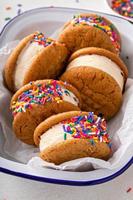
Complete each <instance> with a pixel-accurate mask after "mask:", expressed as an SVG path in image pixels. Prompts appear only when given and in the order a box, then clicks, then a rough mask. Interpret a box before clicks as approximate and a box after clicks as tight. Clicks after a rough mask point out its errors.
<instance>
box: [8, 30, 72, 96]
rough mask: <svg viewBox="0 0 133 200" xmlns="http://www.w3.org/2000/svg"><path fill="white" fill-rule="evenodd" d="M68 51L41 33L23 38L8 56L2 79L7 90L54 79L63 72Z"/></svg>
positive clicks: (14, 89) (62, 45)
mask: <svg viewBox="0 0 133 200" xmlns="http://www.w3.org/2000/svg"><path fill="white" fill-rule="evenodd" d="M67 56H68V51H67V49H66V47H65V45H64V44H60V43H59V42H57V41H55V40H53V39H51V38H46V37H45V36H44V34H42V33H39V32H37V33H34V34H31V35H29V36H27V37H25V38H24V39H23V40H22V41H20V43H19V44H18V45H17V47H16V48H15V49H14V50H13V52H12V53H11V55H10V56H9V58H8V60H7V62H6V64H5V68H4V79H5V83H6V85H7V87H8V89H9V90H11V91H12V92H14V91H16V90H18V89H19V88H20V87H22V86H23V85H25V84H27V83H29V82H30V81H35V80H42V79H55V78H57V77H58V76H59V75H60V74H61V73H62V71H63V68H64V63H65V61H66V58H67Z"/></svg>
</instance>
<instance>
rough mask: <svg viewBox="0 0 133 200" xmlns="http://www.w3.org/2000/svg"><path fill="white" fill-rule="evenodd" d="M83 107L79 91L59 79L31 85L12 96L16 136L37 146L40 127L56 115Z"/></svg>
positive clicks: (35, 82) (36, 82)
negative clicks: (36, 135) (37, 128)
mask: <svg viewBox="0 0 133 200" xmlns="http://www.w3.org/2000/svg"><path fill="white" fill-rule="evenodd" d="M80 104H81V103H80V94H79V92H78V91H77V90H76V89H75V88H74V87H73V86H71V85H69V84H66V83H63V82H62V81H56V80H40V81H34V82H31V83H29V84H27V85H25V86H23V87H22V88H21V89H19V90H18V91H17V92H16V93H15V94H14V96H13V97H12V100H11V110H12V114H13V116H14V120H13V130H14V133H15V135H16V137H17V138H18V139H20V140H21V141H23V142H24V143H27V144H31V145H33V144H34V141H33V133H34V130H35V128H36V127H37V126H38V124H40V123H41V122H42V121H43V120H44V119H46V118H47V117H49V116H51V115H53V114H56V113H62V112H65V111H72V110H80V108H79V107H80Z"/></svg>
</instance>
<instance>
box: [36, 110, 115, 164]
mask: <svg viewBox="0 0 133 200" xmlns="http://www.w3.org/2000/svg"><path fill="white" fill-rule="evenodd" d="M34 141H35V143H36V145H39V148H40V157H41V158H42V159H43V160H45V161H48V162H52V163H55V164H57V165H58V164H61V163H63V162H66V161H70V160H74V159H78V158H83V157H94V158H100V159H104V160H107V159H108V158H109V156H110V153H111V149H110V139H109V136H108V133H107V128H106V121H105V120H104V119H103V118H102V117H100V116H97V115H94V113H93V112H89V113H87V112H80V111H73V112H72V111H70V112H64V113H60V114H57V115H53V116H52V117H49V118H47V119H46V120H44V121H43V122H42V123H41V124H39V125H38V127H37V128H36V129H35V132H34Z"/></svg>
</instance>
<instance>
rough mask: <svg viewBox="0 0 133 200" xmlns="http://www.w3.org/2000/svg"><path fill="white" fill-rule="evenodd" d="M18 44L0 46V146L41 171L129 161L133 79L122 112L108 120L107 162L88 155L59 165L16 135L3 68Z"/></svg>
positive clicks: (132, 150) (132, 138)
mask: <svg viewBox="0 0 133 200" xmlns="http://www.w3.org/2000/svg"><path fill="white" fill-rule="evenodd" d="M17 43H18V41H13V42H11V43H9V44H7V45H6V46H5V47H3V48H2V49H0V126H1V128H2V132H1V133H0V136H1V138H2V142H1V143H0V145H1V149H3V152H4V154H5V155H8V156H10V157H11V158H13V159H14V160H16V161H18V162H22V163H25V164H27V165H29V166H30V167H33V168H37V169H38V170H39V168H43V167H50V168H54V169H58V170H70V171H86V170H92V169H99V168H105V169H115V168H118V167H122V166H123V164H124V163H125V161H127V162H128V161H129V160H130V159H131V157H132V156H133V79H128V80H127V84H126V89H125V93H124V95H123V104H122V107H121V109H120V111H119V113H118V114H117V115H116V116H115V117H114V118H113V119H112V120H110V121H109V122H108V130H109V134H110V137H111V140H112V150H113V154H112V156H111V158H110V159H109V160H108V161H103V160H100V159H95V158H89V157H87V158H82V159H76V160H73V161H69V162H66V163H63V164H61V165H58V166H57V165H55V164H53V163H48V162H45V161H43V160H42V159H41V158H39V157H38V152H39V149H38V148H35V147H34V146H30V145H26V144H24V143H22V142H21V141H19V140H18V139H17V138H16V137H15V135H14V133H13V131H12V120H13V119H12V115H11V111H10V109H9V104H10V100H11V94H10V92H9V91H8V90H7V89H6V88H5V86H4V84H3V78H2V71H3V66H4V64H5V62H6V59H7V57H8V56H9V54H10V53H11V51H12V49H13V48H14V47H15V46H16V45H17Z"/></svg>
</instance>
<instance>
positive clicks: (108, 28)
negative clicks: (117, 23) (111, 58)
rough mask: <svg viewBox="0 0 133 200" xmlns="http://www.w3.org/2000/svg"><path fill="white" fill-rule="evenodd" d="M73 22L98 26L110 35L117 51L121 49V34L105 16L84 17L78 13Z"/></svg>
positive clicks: (74, 23)
mask: <svg viewBox="0 0 133 200" xmlns="http://www.w3.org/2000/svg"><path fill="white" fill-rule="evenodd" d="M71 23H72V24H73V25H79V24H82V25H89V26H93V27H96V28H98V29H100V30H102V31H104V32H105V33H107V34H108V36H109V37H110V39H111V41H112V43H113V45H114V47H115V48H116V50H117V52H119V51H120V44H119V42H118V40H119V36H118V34H117V32H116V28H115V27H114V25H113V24H109V23H107V21H106V20H105V19H104V17H101V16H97V17H94V16H90V17H83V16H80V15H77V16H74V17H73V20H72V21H71Z"/></svg>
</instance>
